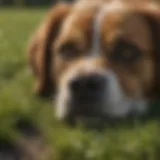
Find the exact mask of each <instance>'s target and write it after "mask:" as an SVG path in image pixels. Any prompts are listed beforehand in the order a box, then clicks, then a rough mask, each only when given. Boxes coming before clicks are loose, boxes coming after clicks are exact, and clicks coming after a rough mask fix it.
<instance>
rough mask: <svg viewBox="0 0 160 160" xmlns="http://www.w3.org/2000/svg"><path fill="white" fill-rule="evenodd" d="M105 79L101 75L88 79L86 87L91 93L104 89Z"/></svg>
mask: <svg viewBox="0 0 160 160" xmlns="http://www.w3.org/2000/svg"><path fill="white" fill-rule="evenodd" d="M104 83H105V78H104V77H103V76H100V75H92V76H90V77H89V78H88V81H87V83H86V87H87V88H88V89H89V90H91V91H98V90H100V89H101V88H103V87H104Z"/></svg>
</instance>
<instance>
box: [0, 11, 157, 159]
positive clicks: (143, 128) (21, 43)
mask: <svg viewBox="0 0 160 160" xmlns="http://www.w3.org/2000/svg"><path fill="white" fill-rule="evenodd" d="M45 11H46V10H45V9H13V8H12V9H11V8H10V9H8V8H0V140H1V139H7V140H11V141H13V140H15V139H16V138H17V137H18V136H20V135H19V134H18V132H17V130H16V124H17V121H18V120H19V119H28V120H29V121H31V122H33V123H34V125H36V126H37V127H38V128H39V130H40V131H41V132H42V134H43V136H44V138H45V140H46V142H47V143H48V145H49V146H51V150H52V151H53V154H54V157H55V158H54V159H55V160H143V159H145V160H158V159H160V138H159V136H160V132H159V124H158V122H157V121H156V120H150V121H147V122H145V123H138V122H137V123H136V122H135V124H134V125H131V126H129V125H119V126H116V127H106V129H105V131H101V132H97V131H93V130H85V129H83V128H81V127H77V128H69V127H68V126H65V125H64V124H59V123H57V122H56V121H55V120H54V117H53V108H52V104H51V102H44V101H42V100H40V99H38V98H36V97H35V96H34V95H33V92H32V86H33V82H34V79H33V77H32V74H31V72H30V71H29V69H28V65H27V61H26V53H25V49H26V45H27V41H28V38H29V36H30V35H31V33H32V32H33V30H34V29H35V27H36V26H37V25H38V23H39V22H40V20H41V19H42V18H43V17H44V15H45V13H46V12H45ZM0 143H1V141H0ZM51 159H52V158H51ZM46 160H47V158H46Z"/></svg>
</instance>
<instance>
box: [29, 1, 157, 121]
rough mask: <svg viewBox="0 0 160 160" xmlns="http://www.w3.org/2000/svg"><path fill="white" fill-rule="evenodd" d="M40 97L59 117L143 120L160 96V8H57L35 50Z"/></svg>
mask: <svg viewBox="0 0 160 160" xmlns="http://www.w3.org/2000/svg"><path fill="white" fill-rule="evenodd" d="M29 62H30V64H31V67H32V70H33V72H34V74H35V76H36V80H37V83H36V89H35V90H36V93H37V94H38V95H41V96H49V95H51V94H55V96H56V111H55V114H56V117H57V118H58V119H60V120H63V119H66V118H71V117H72V118H73V117H74V118H82V117H86V118H89V117H94V118H101V117H116V118H121V117H122V118H123V117H126V116H128V115H130V114H133V113H134V114H136V115H138V114H143V113H145V112H146V111H147V104H148V100H150V99H153V98H159V92H160V64H159V63H158V62H160V6H159V4H157V3H154V2H149V1H145V0H144V1H134V2H133V1H132V2H131V1H130V2H128V1H126V2H125V1H124V2H122V1H118V0H117V1H116V0H113V1H109V0H108V1H107V0H99V1H97V0H80V1H77V2H75V3H72V4H69V3H60V4H57V5H56V6H54V7H53V8H52V9H51V10H50V13H49V14H48V15H47V17H46V19H45V21H44V22H43V23H42V25H40V28H39V29H38V30H37V31H36V33H35V34H34V36H33V38H32V40H31V43H30V45H29Z"/></svg>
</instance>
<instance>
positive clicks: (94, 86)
mask: <svg viewBox="0 0 160 160" xmlns="http://www.w3.org/2000/svg"><path fill="white" fill-rule="evenodd" d="M104 85H105V77H103V76H102V75H89V76H83V77H79V78H76V79H74V80H72V81H71V83H70V89H71V91H72V92H74V93H81V92H82V93H84V94H85V93H88V92H96V91H99V90H101V89H103V87H104Z"/></svg>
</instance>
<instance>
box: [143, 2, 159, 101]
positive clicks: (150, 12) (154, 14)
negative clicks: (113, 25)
mask: <svg viewBox="0 0 160 160" xmlns="http://www.w3.org/2000/svg"><path fill="white" fill-rule="evenodd" d="M141 14H142V15H143V16H144V19H145V20H146V22H147V24H148V26H149V29H150V31H151V32H150V33H151V39H152V46H153V56H154V57H153V58H154V61H155V81H154V83H155V85H154V88H153V94H152V95H153V96H154V97H155V98H158V99H160V4H158V3H157V4H156V3H149V4H148V5H146V8H145V9H144V12H142V13H141Z"/></svg>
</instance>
